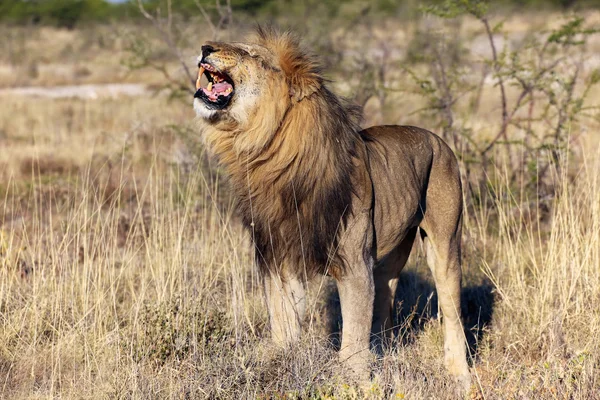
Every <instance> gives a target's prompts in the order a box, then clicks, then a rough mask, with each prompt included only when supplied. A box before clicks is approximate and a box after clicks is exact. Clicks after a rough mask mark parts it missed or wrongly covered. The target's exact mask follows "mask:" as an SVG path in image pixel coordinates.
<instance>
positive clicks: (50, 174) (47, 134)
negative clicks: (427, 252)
mask: <svg viewBox="0 0 600 400" xmlns="http://www.w3.org/2000/svg"><path fill="white" fill-rule="evenodd" d="M62 34H64V33H62ZM44 35H46V33H45V34H44ZM90 79H91V80H90V81H93V79H92V78H90ZM100 80H101V79H98V81H100ZM53 83H60V82H59V81H56V82H53ZM2 105H3V107H2V108H1V109H0V145H1V146H2V149H3V150H4V151H3V152H2V153H0V165H1V166H2V168H1V169H0V195H1V196H2V200H3V202H2V208H1V209H0V227H1V231H0V321H1V327H2V328H1V329H0V377H1V378H2V379H0V393H1V394H0V397H2V398H53V397H61V398H106V397H108V398H144V399H145V398H224V399H225V398H227V399H230V398H285V397H286V396H288V398H297V397H301V398H349V399H350V398H363V397H366V396H368V397H371V398H389V397H392V398H414V399H421V398H448V399H452V398H455V395H454V392H453V383H452V382H451V381H450V380H449V379H448V378H447V376H446V374H445V371H444V369H443V365H442V337H441V330H440V329H439V323H438V321H437V319H436V314H437V305H436V298H435V295H434V290H433V286H432V282H431V277H430V274H429V271H428V269H427V267H426V263H425V261H424V260H423V257H422V255H421V254H420V249H419V244H417V245H416V246H415V252H414V254H413V256H412V257H411V260H410V261H409V265H408V266H407V268H406V270H405V271H404V273H403V277H402V280H401V285H400V289H399V291H398V298H397V300H398V304H399V307H398V308H399V312H398V319H397V323H398V326H397V340H396V341H395V343H394V345H393V346H392V347H391V348H390V349H389V350H388V351H387V352H386V353H385V354H383V355H382V356H381V357H380V358H379V359H378V360H377V361H376V363H375V365H374V380H373V386H372V387H371V388H363V389H358V388H355V387H353V386H352V385H351V382H350V381H348V380H347V378H346V375H345V371H343V370H341V369H340V367H339V366H338V365H337V362H336V356H335V351H334V349H335V346H336V343H337V340H338V336H339V323H340V317H339V310H338V308H339V304H338V302H337V298H336V293H335V290H334V289H333V285H332V282H331V281H329V280H328V279H326V278H323V280H322V281H318V282H314V283H313V285H312V292H311V302H312V304H313V305H312V307H311V312H309V316H308V318H307V321H306V322H307V323H306V325H307V329H306V330H305V333H304V336H303V338H302V340H301V342H300V343H299V344H298V345H297V346H296V347H295V348H293V349H290V350H288V351H286V352H282V351H279V350H277V349H275V348H273V347H271V346H270V344H269V342H268V340H267V337H268V332H267V327H266V322H267V315H266V310H265V307H264V304H263V299H262V292H261V289H260V282H259V277H258V276H257V274H256V272H255V270H254V268H253V266H252V254H251V251H250V245H249V240H248V238H247V236H246V235H245V233H244V232H243V230H242V229H241V226H240V224H239V221H238V220H237V217H236V216H235V213H234V212H233V206H232V203H231V201H230V199H229V198H228V196H227V190H226V186H225V187H223V186H224V185H223V184H222V182H221V179H220V175H219V171H218V169H215V168H206V160H204V158H203V157H202V156H200V157H199V158H198V159H195V158H194V157H193V156H192V155H190V153H189V151H186V149H190V148H191V149H194V148H195V147H194V145H195V140H194V139H195V137H194V136H195V134H196V133H195V132H194V130H193V126H192V122H191V120H192V118H193V115H192V110H191V107H188V106H185V105H182V104H181V103H177V102H173V103H166V102H165V99H164V98H162V97H155V96H149V97H148V98H121V99H116V100H94V101H92V100H76V99H72V100H44V99H23V98H3V99H2ZM410 106H411V105H408V106H407V105H404V106H402V107H404V108H402V107H399V108H398V109H397V110H396V111H395V112H396V113H397V117H396V118H398V119H401V118H402V117H400V116H401V115H403V113H405V112H406V111H407V108H408V107H410ZM494 112H497V110H493V109H486V110H485V111H483V112H482V114H481V115H479V116H478V121H477V124H479V125H481V126H482V127H484V128H485V127H486V119H487V120H492V119H491V118H489V114H491V113H494ZM386 116H387V115H386ZM367 117H371V116H370V115H368V116H367ZM393 122H395V121H393ZM415 122H419V121H415ZM421 122H423V121H421ZM488 124H489V122H488ZM592 128H594V127H593V126H592ZM484 132H485V129H484ZM595 132H597V126H596V127H595V129H589V130H588V133H587V134H586V135H584V136H582V137H580V139H579V140H581V141H583V142H584V143H585V146H582V148H583V149H585V151H582V152H581V153H580V154H579V156H578V157H577V158H573V159H572V160H571V168H569V174H570V175H569V177H568V178H567V176H566V175H561V176H558V177H557V181H558V182H560V190H559V191H558V193H559V195H558V196H557V197H556V198H555V199H554V200H552V201H551V204H550V206H549V207H548V205H547V204H546V203H544V204H540V203H538V202H537V201H535V200H533V199H529V198H527V195H528V194H527V193H526V192H520V191H519V190H518V189H517V190H515V188H514V187H512V185H509V184H508V183H506V179H505V176H506V175H507V174H506V171H503V170H502V169H501V168H497V169H494V170H490V171H489V177H490V179H489V190H490V192H491V193H493V198H494V199H495V203H494V205H493V206H490V207H485V208H477V209H474V210H473V212H472V213H470V214H469V215H468V217H467V218H466V220H465V237H464V246H465V252H464V253H465V255H464V257H465V259H464V266H465V267H464V270H465V282H464V291H463V294H464V307H465V313H466V328H467V333H466V339H467V340H468V342H469V345H470V349H471V356H472V365H473V368H472V372H473V376H474V381H475V382H476V385H475V386H474V388H473V391H472V393H471V397H472V398H490V399H494V398H498V399H505V398H515V399H516V398H518V399H522V398H530V399H533V398H560V399H563V398H566V399H570V398H573V399H593V398H600V394H599V393H600V378H599V376H600V350H598V349H600V309H599V308H598V306H597V304H598V302H600V174H599V173H598V171H600V147H599V146H598V142H599V141H598V138H597V134H596V133H595ZM594 135H596V137H595V136H594ZM196 152H198V151H196ZM198 160H199V161H200V162H197V161H198ZM563 171H565V170H563ZM573 171H574V172H573ZM561 174H566V172H561ZM542 208H544V209H542ZM542 217H543V218H542Z"/></svg>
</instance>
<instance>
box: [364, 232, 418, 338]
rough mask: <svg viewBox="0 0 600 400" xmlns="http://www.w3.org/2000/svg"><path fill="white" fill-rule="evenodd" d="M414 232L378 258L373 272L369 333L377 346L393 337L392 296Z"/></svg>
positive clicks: (413, 238) (410, 247)
mask: <svg viewBox="0 0 600 400" xmlns="http://www.w3.org/2000/svg"><path fill="white" fill-rule="evenodd" d="M416 233H417V228H416V227H415V228H413V229H411V230H410V231H408V233H407V234H406V237H405V238H404V240H402V242H401V243H400V244H399V245H398V246H397V247H396V248H395V249H394V250H392V252H391V253H390V254H388V255H387V256H385V257H384V258H383V259H382V260H380V262H379V263H378V264H377V266H376V267H375V270H374V273H373V278H374V283H375V306H374V310H373V325H372V328H371V334H372V335H373V336H374V337H375V338H376V342H377V345H378V346H379V347H381V346H382V345H383V344H385V342H386V341H389V340H391V339H392V338H393V333H394V332H393V328H394V315H393V310H394V297H395V295H396V287H397V286H398V276H399V275H400V271H402V269H403V268H404V265H405V264H406V261H407V260H408V256H409V255H410V251H411V249H412V246H413V242H414V240H415V236H416Z"/></svg>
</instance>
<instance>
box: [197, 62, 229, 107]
mask: <svg viewBox="0 0 600 400" xmlns="http://www.w3.org/2000/svg"><path fill="white" fill-rule="evenodd" d="M199 68H200V70H199V71H198V80H197V81H196V89H197V91H196V94H195V95H194V97H196V98H199V99H202V100H203V101H204V103H206V104H207V105H208V106H209V107H210V108H216V109H223V108H225V107H227V105H228V104H229V101H230V100H231V98H232V97H233V93H234V90H233V89H234V88H233V81H232V80H231V78H230V77H229V76H228V75H227V74H225V73H223V72H221V71H218V70H217V69H216V68H215V67H213V66H212V65H210V64H207V63H204V62H203V63H200V65H199ZM203 75H204V76H205V77H206V79H207V80H208V83H207V84H206V86H204V87H203V85H202V82H201V79H202V76H203Z"/></svg>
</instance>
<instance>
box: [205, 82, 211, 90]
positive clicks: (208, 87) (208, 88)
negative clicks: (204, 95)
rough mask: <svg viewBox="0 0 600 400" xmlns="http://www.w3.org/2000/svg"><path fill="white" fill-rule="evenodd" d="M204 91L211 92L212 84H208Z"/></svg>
mask: <svg viewBox="0 0 600 400" xmlns="http://www.w3.org/2000/svg"><path fill="white" fill-rule="evenodd" d="M206 90H208V91H209V92H210V91H212V82H208V86H207V87H206Z"/></svg>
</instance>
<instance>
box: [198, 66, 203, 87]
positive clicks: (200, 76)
mask: <svg viewBox="0 0 600 400" xmlns="http://www.w3.org/2000/svg"><path fill="white" fill-rule="evenodd" d="M203 73H204V67H200V69H199V70H198V79H196V90H200V88H201V87H202V84H201V83H200V79H201V78H202V74H203Z"/></svg>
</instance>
